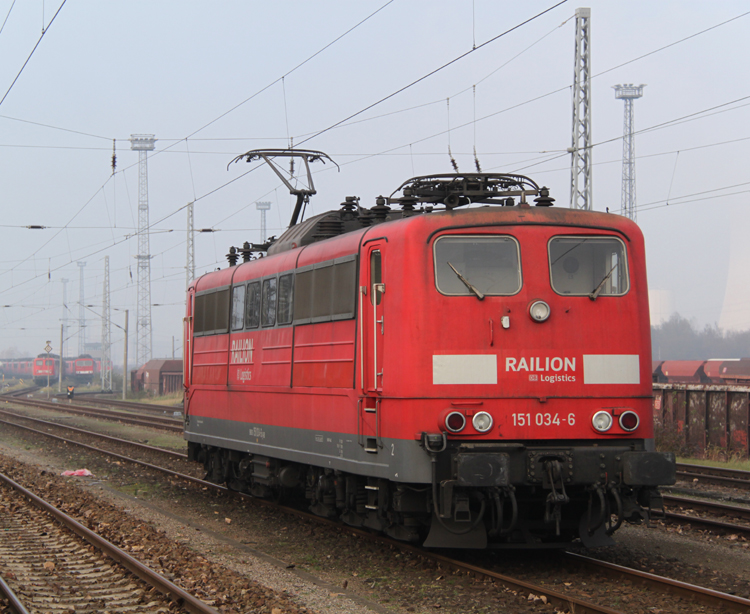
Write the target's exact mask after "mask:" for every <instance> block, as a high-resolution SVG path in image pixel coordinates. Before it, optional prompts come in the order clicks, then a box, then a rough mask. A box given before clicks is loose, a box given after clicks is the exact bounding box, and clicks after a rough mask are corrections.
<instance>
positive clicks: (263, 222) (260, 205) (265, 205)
mask: <svg viewBox="0 0 750 614" xmlns="http://www.w3.org/2000/svg"><path fill="white" fill-rule="evenodd" d="M255 208H256V209H257V210H258V211H260V242H261V243H265V242H266V240H267V239H268V235H267V234H266V211H268V210H269V209H270V208H271V203H269V202H260V203H255Z"/></svg>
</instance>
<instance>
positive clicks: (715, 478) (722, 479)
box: [677, 470, 750, 490]
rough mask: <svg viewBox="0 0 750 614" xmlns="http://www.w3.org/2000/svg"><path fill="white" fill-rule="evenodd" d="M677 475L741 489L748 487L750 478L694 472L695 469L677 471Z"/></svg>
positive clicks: (705, 482) (747, 488)
mask: <svg viewBox="0 0 750 614" xmlns="http://www.w3.org/2000/svg"><path fill="white" fill-rule="evenodd" d="M677 477H678V478H682V479H684V480H688V481H690V480H697V481H699V482H702V483H703V484H716V485H719V486H731V487H733V488H741V489H743V490H749V489H750V479H746V478H736V477H731V476H724V475H716V474H712V473H704V472H695V471H679V470H678V471H677Z"/></svg>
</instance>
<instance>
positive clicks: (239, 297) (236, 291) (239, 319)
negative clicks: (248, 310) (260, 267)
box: [232, 286, 245, 330]
mask: <svg viewBox="0 0 750 614" xmlns="http://www.w3.org/2000/svg"><path fill="white" fill-rule="evenodd" d="M244 324H245V286H235V287H234V288H233V289H232V330H242V327H243V325H244Z"/></svg>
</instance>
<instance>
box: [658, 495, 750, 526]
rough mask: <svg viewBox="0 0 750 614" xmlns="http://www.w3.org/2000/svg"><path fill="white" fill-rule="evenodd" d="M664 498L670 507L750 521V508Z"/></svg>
mask: <svg viewBox="0 0 750 614" xmlns="http://www.w3.org/2000/svg"><path fill="white" fill-rule="evenodd" d="M662 498H663V499H664V503H668V504H669V507H672V506H680V507H690V508H693V509H697V510H700V511H704V512H710V513H712V514H723V515H725V516H733V517H734V518H741V519H743V520H750V507H742V506H739V505H729V504H727V503H718V502H716V501H706V500H705V499H692V498H688V497H675V496H673V495H662ZM749 530H750V527H749Z"/></svg>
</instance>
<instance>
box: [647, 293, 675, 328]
mask: <svg viewBox="0 0 750 614" xmlns="http://www.w3.org/2000/svg"><path fill="white" fill-rule="evenodd" d="M648 307H649V311H650V312H651V326H661V325H662V324H664V322H666V321H667V320H669V318H670V316H671V315H672V311H673V307H672V293H671V292H670V291H669V290H649V291H648Z"/></svg>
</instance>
